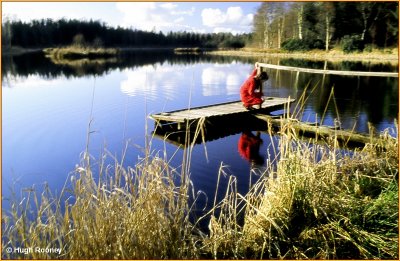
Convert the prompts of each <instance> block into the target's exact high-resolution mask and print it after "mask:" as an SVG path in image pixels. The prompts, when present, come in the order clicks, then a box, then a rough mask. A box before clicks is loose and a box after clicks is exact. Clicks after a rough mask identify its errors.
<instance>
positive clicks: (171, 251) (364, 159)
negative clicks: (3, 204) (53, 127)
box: [2, 124, 398, 259]
mask: <svg viewBox="0 0 400 261" xmlns="http://www.w3.org/2000/svg"><path fill="white" fill-rule="evenodd" d="M281 132H282V133H281V134H282V136H281V139H280V142H279V145H278V146H277V147H274V150H275V155H271V157H270V160H268V164H267V169H266V171H265V173H263V174H262V177H261V178H260V179H259V180H258V181H257V183H256V184H254V185H253V187H252V189H251V190H250V191H249V192H248V193H247V194H246V195H241V194H238V193H237V190H236V185H237V184H236V179H235V178H234V177H230V178H229V185H228V186H227V187H228V190H227V191H226V193H225V198H224V200H222V201H221V202H215V204H214V207H213V208H212V209H211V210H210V211H209V212H208V213H207V214H205V216H203V217H201V218H200V219H203V220H204V219H206V220H209V221H208V222H209V226H208V230H207V231H203V232H201V231H200V230H199V228H198V227H197V225H196V224H197V221H199V220H197V221H196V220H194V221H193V220H190V219H189V216H190V213H191V212H192V207H193V206H192V205H189V196H190V195H192V197H195V193H194V192H192V189H193V188H192V187H191V182H190V173H189V171H188V170H189V169H190V168H189V165H190V160H188V159H190V153H191V151H190V149H188V150H187V151H186V153H184V154H185V156H184V158H183V159H182V166H181V168H179V169H176V168H174V166H170V165H169V163H168V162H169V161H170V159H168V158H167V157H160V156H159V155H157V154H154V155H151V154H149V155H148V156H147V157H145V158H143V159H141V160H140V161H139V162H138V163H137V164H136V165H135V166H131V167H125V168H124V167H123V165H124V157H122V159H119V160H117V159H115V162H114V164H112V165H106V164H105V163H104V161H105V158H106V157H107V156H108V157H111V156H110V155H108V154H105V155H104V157H102V158H101V160H99V161H98V162H93V160H92V159H91V158H90V157H89V155H87V154H84V155H83V156H82V162H81V163H80V164H79V165H78V166H77V167H76V169H75V171H74V172H73V173H72V174H71V177H70V178H69V179H68V180H67V182H66V185H65V188H64V190H63V192H62V195H61V196H62V197H61V196H54V195H51V193H50V192H49V190H48V189H45V190H44V192H43V193H42V194H41V195H37V194H36V192H35V190H33V189H32V190H28V191H25V192H24V199H23V200H21V201H16V202H14V204H13V205H12V210H11V212H10V213H8V212H3V216H2V226H3V230H2V231H3V238H2V249H3V253H2V257H3V258H26V259H32V258H34V259H44V258H47V259H48V258H51V259H194V258H235V259H239V258H240V259H242V258H244V259H251V258H257V259H258V258H287V259H294V258H301V259H306V258H314V259H328V258H329V259H334V258H337V259H344V258H346V259H347V258H350V259H375V258H377V259H380V258H389V259H398V140H397V139H394V138H392V137H390V136H389V135H387V132H384V133H382V138H384V139H386V140H387V144H388V146H387V148H386V149H385V150H383V149H381V148H379V147H376V146H374V145H372V144H367V145H366V146H365V147H364V148H363V149H361V150H357V151H354V152H353V153H352V154H349V153H342V152H341V150H338V148H337V147H336V145H335V144H336V142H335V139H334V137H333V138H332V141H331V142H332V143H331V144H333V145H329V146H328V145H315V146H310V144H309V143H305V142H302V141H300V139H299V138H298V137H297V136H296V133H295V132H294V131H293V128H292V127H291V126H290V124H287V125H285V126H282V128H281ZM147 149H148V151H150V148H147ZM94 172H96V173H99V174H98V175H99V177H98V178H95V175H94V174H93V173H94ZM223 174H224V169H223V168H221V170H220V173H219V174H218V173H216V175H223ZM274 176H276V177H277V178H272V177H274ZM216 186H217V185H216ZM61 198H68V199H69V200H66V201H65V200H61ZM239 216H240V217H242V218H241V219H238V217H239ZM32 217H33V218H32ZM18 247H19V248H30V247H43V248H45V247H47V248H51V247H53V248H60V249H61V254H58V253H36V252H34V251H32V253H27V254H21V253H19V252H18V251H15V249H18ZM7 249H8V250H9V253H7V252H6V251H7ZM10 249H11V251H10Z"/></svg>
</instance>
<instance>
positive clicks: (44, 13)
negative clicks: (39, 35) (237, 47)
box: [2, 2, 261, 34]
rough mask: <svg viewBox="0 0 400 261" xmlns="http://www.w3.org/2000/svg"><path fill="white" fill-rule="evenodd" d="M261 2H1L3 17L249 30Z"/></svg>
mask: <svg viewBox="0 0 400 261" xmlns="http://www.w3.org/2000/svg"><path fill="white" fill-rule="evenodd" d="M260 4H261V3H260V2H2V17H3V19H4V18H6V17H7V18H10V19H19V20H22V21H30V20H32V19H43V18H51V19H54V20H56V19H60V18H63V17H64V18H66V19H79V20H89V19H93V20H100V21H102V22H105V23H106V24H107V25H109V26H121V27H125V28H133V29H140V30H146V31H151V30H153V29H155V30H156V31H157V32H158V31H163V32H169V31H191V32H201V33H206V32H207V33H209V32H232V33H234V34H236V33H243V32H250V31H251V28H252V21H253V14H254V13H255V11H256V10H257V8H258V7H259V6H260Z"/></svg>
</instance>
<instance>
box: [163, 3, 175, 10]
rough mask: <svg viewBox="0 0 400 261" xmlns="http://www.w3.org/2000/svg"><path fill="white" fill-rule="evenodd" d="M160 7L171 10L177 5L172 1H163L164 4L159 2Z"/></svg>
mask: <svg viewBox="0 0 400 261" xmlns="http://www.w3.org/2000/svg"><path fill="white" fill-rule="evenodd" d="M160 7H161V8H164V9H167V10H172V9H175V8H176V7H178V6H177V5H176V4H173V3H165V4H160Z"/></svg>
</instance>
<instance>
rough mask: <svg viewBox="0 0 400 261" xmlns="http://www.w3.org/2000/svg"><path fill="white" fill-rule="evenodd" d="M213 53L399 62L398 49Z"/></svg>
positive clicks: (319, 59) (212, 52)
mask: <svg viewBox="0 0 400 261" xmlns="http://www.w3.org/2000/svg"><path fill="white" fill-rule="evenodd" d="M207 54H211V55H230V56H247V57H252V56H257V57H260V56H262V57H265V58H267V57H279V58H295V59H310V60H318V61H343V60H346V61H377V62H382V61H385V62H393V63H398V60H399V56H398V49H385V50H383V49H382V50H378V49H375V50H371V51H369V52H366V51H364V52H354V53H344V52H343V51H341V50H336V49H333V50H330V51H328V52H325V51H322V50H313V51H303V52H289V51H284V50H281V49H279V50H278V49H257V48H243V49H238V50H216V51H210V52H207Z"/></svg>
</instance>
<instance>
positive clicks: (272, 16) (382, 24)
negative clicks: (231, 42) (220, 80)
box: [251, 1, 398, 51]
mask: <svg viewBox="0 0 400 261" xmlns="http://www.w3.org/2000/svg"><path fill="white" fill-rule="evenodd" d="M397 43H398V2H325V1H321V2H263V3H262V4H261V6H260V7H259V8H258V9H257V11H256V13H255V15H254V20H253V41H252V43H251V44H252V45H253V46H254V47H258V48H277V49H280V48H285V49H288V50H306V49H325V50H329V49H331V48H333V47H336V46H340V47H342V49H343V50H344V51H353V50H362V49H364V48H385V47H393V46H397Z"/></svg>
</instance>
